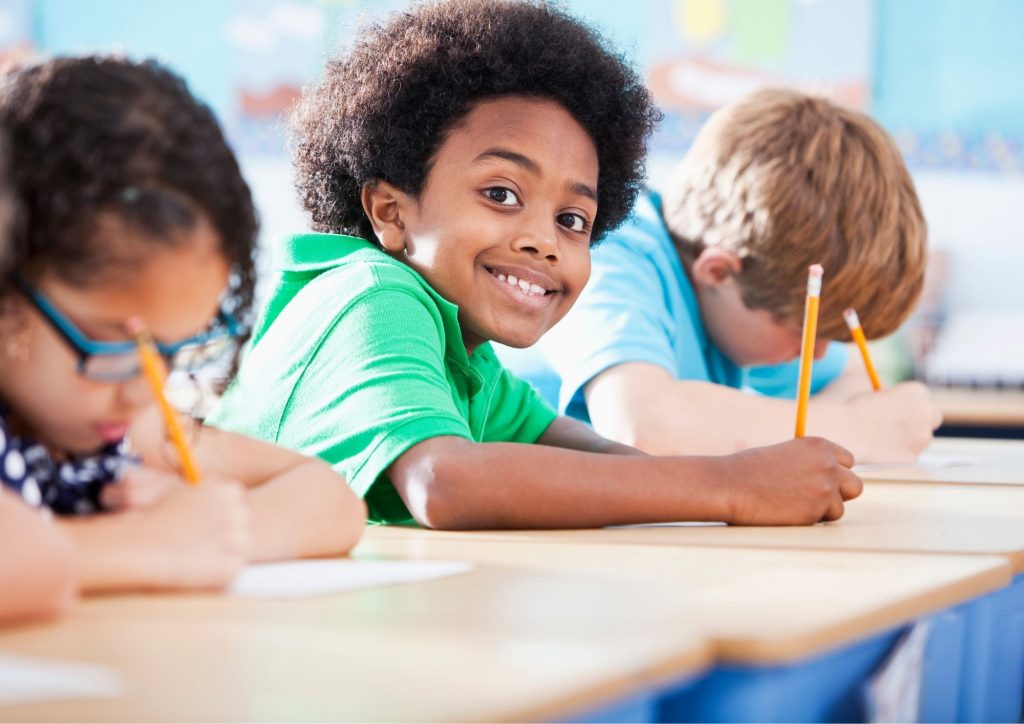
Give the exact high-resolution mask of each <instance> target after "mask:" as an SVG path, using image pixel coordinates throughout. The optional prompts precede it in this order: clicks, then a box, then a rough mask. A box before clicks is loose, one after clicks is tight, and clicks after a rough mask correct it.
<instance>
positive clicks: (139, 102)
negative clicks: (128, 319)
mask: <svg viewBox="0 0 1024 724" xmlns="http://www.w3.org/2000/svg"><path fill="white" fill-rule="evenodd" d="M0 126H3V127H4V128H5V129H6V130H7V132H8V134H9V137H10V142H9V154H8V155H9V162H10V177H11V181H12V184H13V187H14V191H15V193H16V195H17V197H18V201H19V202H20V208H21V212H22V218H21V219H20V222H21V223H19V225H18V230H17V232H16V233H15V234H14V238H13V240H12V241H13V244H12V246H13V248H12V250H11V252H12V253H11V257H12V258H11V260H10V261H11V263H12V266H13V272H16V273H19V274H22V275H26V276H30V277H31V276H35V275H37V274H39V273H41V272H43V271H53V272H54V273H56V274H57V275H58V276H60V277H61V278H62V279H64V280H65V281H67V282H68V283H71V284H75V285H79V286H88V285H90V284H91V283H94V282H96V281H97V279H100V278H103V279H106V278H108V277H109V276H110V275H116V274H120V273H131V271H132V269H133V268H134V266H135V265H137V264H139V263H141V262H143V261H144V260H145V259H146V258H147V257H148V251H149V249H150V248H151V245H157V244H159V245H167V246H172V245H174V244H176V243H180V238H181V235H180V232H183V231H189V230H191V229H193V228H194V226H195V224H196V223H197V221H198V220H199V218H201V216H205V217H206V218H207V219H208V220H209V222H210V223H211V224H212V226H213V228H214V229H215V230H216V231H217V233H218V235H219V237H220V244H221V251H222V253H223V254H224V257H225V258H226V259H227V261H228V262H229V264H230V267H231V281H230V283H229V289H228V291H227V292H226V294H225V299H224V304H225V306H226V307H227V308H228V310H229V311H231V312H232V313H233V314H235V315H236V317H238V318H239V319H240V321H242V322H243V323H244V322H248V321H249V319H248V318H249V315H250V314H251V308H252V303H253V288H254V285H255V280H256V273H255V264H254V259H253V256H254V253H255V248H256V236H257V230H258V221H257V216H256V210H255V207H254V206H253V201H252V196H251V194H250V192H249V187H248V186H247V185H246V183H245V181H244V180H243V178H242V174H241V171H240V170H239V167H238V162H237V161H236V160H235V157H234V155H233V154H232V152H231V149H230V148H229V147H228V145H227V142H226V141H225V139H224V136H223V134H222V133H221V130H220V127H219V126H218V124H217V121H216V119H215V118H214V115H213V113H212V112H211V111H210V109H209V108H208V107H207V106H205V105H203V104H202V103H200V102H199V101H197V100H196V99H195V98H194V97H193V96H192V94H191V93H189V90H188V88H187V87H186V85H185V83H184V81H183V80H182V79H181V78H180V77H178V76H177V75H175V74H174V73H172V72H171V71H170V70H168V69H166V68H164V67H163V66H161V65H160V64H158V63H156V62H153V61H145V62H132V61H129V60H126V59H123V58H117V57H101V56H86V57H77V58H74V57H72V58H55V59H51V60H47V61H45V62H41V63H38V64H34V65H29V66H25V67H22V68H19V69H16V70H15V71H13V72H11V73H10V74H9V75H8V76H7V77H6V78H4V80H3V83H2V86H0ZM106 217H113V218H115V219H117V220H118V221H120V222H122V223H124V224H125V225H126V226H127V228H129V229H136V230H138V231H141V232H144V233H141V234H132V235H131V239H130V240H128V241H113V240H111V239H109V238H105V237H104V236H103V235H102V234H101V233H98V231H99V228H100V226H99V225H100V222H101V221H102V220H103V219H104V218H106ZM5 281H9V280H5ZM9 288H11V287H9V286H8V285H7V284H6V283H5V284H4V285H3V286H2V287H0V289H9ZM244 326H248V325H247V324H246V325H244Z"/></svg>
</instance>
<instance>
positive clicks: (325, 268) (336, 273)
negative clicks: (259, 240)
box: [274, 233, 434, 305]
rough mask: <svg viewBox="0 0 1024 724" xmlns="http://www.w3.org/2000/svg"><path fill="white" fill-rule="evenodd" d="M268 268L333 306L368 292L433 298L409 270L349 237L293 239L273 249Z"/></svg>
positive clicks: (307, 235) (322, 235)
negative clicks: (320, 295) (326, 298)
mask: <svg viewBox="0 0 1024 724" xmlns="http://www.w3.org/2000/svg"><path fill="white" fill-rule="evenodd" d="M274 266H275V268H276V270H277V271H278V272H279V273H280V274H281V275H282V277H283V278H284V279H285V280H288V281H291V282H293V283H297V284H299V285H300V286H303V287H305V288H306V290H308V291H309V292H313V291H314V290H320V291H321V292H323V293H324V294H329V295H330V296H331V299H332V301H333V303H334V304H335V305H337V304H338V302H343V300H345V299H349V300H351V299H353V298H355V297H358V296H361V295H363V294H364V293H367V292H370V291H374V290H381V291H383V290H391V291H395V292H400V293H407V294H412V295H413V296H417V297H423V296H431V297H432V296H434V295H433V290H432V289H431V288H430V286H429V285H428V284H427V283H426V281H425V280H424V279H423V277H421V276H420V275H419V274H418V273H417V272H416V271H415V270H413V269H412V268H411V267H409V266H408V265H406V264H403V263H402V262H400V261H397V260H396V259H393V258H392V257H390V256H388V254H386V253H385V252H384V251H383V250H382V249H381V248H380V247H378V246H377V245H375V244H373V243H371V242H369V241H367V240H365V239H361V238H358V237H354V236H344V235H341V234H328V233H301V234H294V235H292V236H289V237H286V238H285V239H283V240H282V242H281V244H280V245H279V246H278V248H277V249H276V250H275V258H274ZM314 293H315V292H314Z"/></svg>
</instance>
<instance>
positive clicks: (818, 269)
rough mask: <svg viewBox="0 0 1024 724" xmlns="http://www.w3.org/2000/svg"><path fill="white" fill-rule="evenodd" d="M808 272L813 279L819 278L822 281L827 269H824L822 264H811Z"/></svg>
mask: <svg viewBox="0 0 1024 724" xmlns="http://www.w3.org/2000/svg"><path fill="white" fill-rule="evenodd" d="M807 272H808V273H809V274H810V275H811V276H812V277H818V278H819V279H820V278H821V277H822V275H823V274H824V273H825V267H823V266H822V265H821V264H811V266H810V267H809V268H808V269H807Z"/></svg>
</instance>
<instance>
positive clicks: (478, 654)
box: [0, 553, 710, 721]
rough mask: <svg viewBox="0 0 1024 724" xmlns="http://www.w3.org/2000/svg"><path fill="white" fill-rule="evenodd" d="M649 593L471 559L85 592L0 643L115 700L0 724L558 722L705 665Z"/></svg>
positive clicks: (28, 712)
mask: <svg viewBox="0 0 1024 724" xmlns="http://www.w3.org/2000/svg"><path fill="white" fill-rule="evenodd" d="M364 555H366V554H363V553H358V554H357V556H364ZM649 599H650V597H649V596H648V595H647V593H646V592H645V591H642V590H637V589H628V588H624V587H622V586H620V585H618V584H617V582H612V581H609V580H607V579H606V578H604V577H601V576H596V575H590V574H578V573H575V572H570V571H558V572H552V571H549V570H542V569H532V570H531V569H525V568H512V567H502V566H495V565H484V564H482V565H479V566H478V567H477V568H476V569H475V570H474V571H472V572H470V573H466V574H462V575H458V576H453V577H450V578H443V579H438V580H435V581H428V582H421V583H410V584H401V585H394V586H387V587H380V588H374V589H367V590H363V591H354V592H350V593H345V594H338V595H331V596H325V597H320V598H309V599H303V600H291V601H266V600H264V601H259V600H252V599H233V598H228V597H225V596H215V595H202V596H197V595H178V596H167V595H165V596H128V597H111V598H98V599H92V600H86V601H83V602H81V603H80V604H79V605H78V606H77V607H76V609H75V610H74V611H73V612H72V613H71V615H70V616H68V617H67V618H66V619H64V620H62V621H60V622H58V623H56V624H51V625H46V626H33V627H29V628H22V629H14V630H10V631H6V632H3V633H0V652H4V653H8V654H22V655H30V656H38V657H45V658H52V659H60V660H71V661H80V662H88V663H96V664H103V665H107V666H111V667H113V668H115V669H117V670H119V671H120V672H121V674H122V675H123V677H124V679H125V681H126V684H127V693H126V696H125V697H124V698H122V699H108V700H89V701H77V702H54V703H36V704H26V705H19V706H14V707H0V721H39V720H57V721H72V720H73V721H153V720H158V721H242V720H245V721H260V720H262V721H268V720H269V721H285V720H287V721H314V720H318V721H324V720H326V721H380V720H390V721H425V720H444V721H466V720H475V721H493V720H530V719H545V718H554V717H559V716H569V715H572V714H573V713H577V712H578V711H580V710H585V709H587V708H589V707H596V706H599V705H601V704H604V703H607V702H609V701H612V700H614V699H616V698H618V697H621V696H623V695H625V694H627V693H631V692H634V691H642V690H643V689H644V688H645V686H650V685H653V684H661V683H664V680H666V679H668V678H672V679H679V678H684V677H685V676H686V675H688V674H689V673H695V672H699V669H700V668H701V667H703V666H706V665H707V664H708V663H709V656H710V651H709V648H708V646H707V645H706V644H705V643H704V642H703V640H702V639H701V637H699V636H698V635H697V634H696V633H695V627H693V626H692V625H691V624H689V623H688V622H687V621H686V620H685V619H681V618H678V617H676V616H674V615H673V616H671V617H669V616H668V613H667V612H666V611H665V610H664V607H662V606H660V604H658V602H656V601H654V602H651V601H650V600H649Z"/></svg>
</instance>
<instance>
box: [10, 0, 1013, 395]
mask: <svg viewBox="0 0 1024 724" xmlns="http://www.w3.org/2000/svg"><path fill="white" fill-rule="evenodd" d="M405 4H406V2H405V0H146V2H137V1H136V0H0V53H2V55H3V56H4V57H6V58H7V59H14V60H16V59H18V58H21V57H31V56H32V55H36V54H41V55H51V54H67V53H87V52H116V53H123V54H126V55H128V56H131V57H136V58H141V57H146V56H154V57H157V58H159V59H160V60H162V61H164V62H166V63H167V64H169V65H170V66H171V67H173V68H174V69H176V70H177V71H178V72H179V73H181V74H182V75H184V76H185V78H186V79H187V80H188V82H189V84H190V86H191V88H192V90H193V91H194V92H195V93H196V94H197V95H199V96H200V97H201V98H203V99H204V100H206V101H207V102H208V103H209V104H210V105H211V106H212V107H213V109H214V110H215V111H216V113H217V114H218V116H219V117H220V119H221V121H222V122H223V124H224V126H225V128H226V129H227V132H228V134H229V136H230V139H231V141H232V144H233V145H234V147H235V149H236V150H237V152H238V154H239V156H240V157H241V159H242V163H243V167H244V170H245V173H246V175H247V178H248V179H249V181H250V183H251V184H252V187H253V190H254V193H255V195H256V198H257V203H258V205H259V208H260V212H261V215H262V219H263V234H264V248H265V246H266V241H267V240H269V239H272V238H274V237H275V236H277V235H279V234H283V233H287V232H291V231H294V230H296V229H298V228H301V227H303V226H304V224H305V218H304V214H303V213H302V211H301V210H300V209H299V208H298V206H297V204H296V202H295V201H294V194H293V192H292V190H291V171H290V165H289V162H288V156H287V133H286V125H287V124H286V121H285V118H286V115H287V110H288V108H289V106H290V105H291V104H292V103H293V101H294V100H295V99H296V98H297V97H298V95H299V93H300V92H301V89H302V88H303V87H304V86H307V85H309V84H310V83H313V82H315V81H316V80H317V78H318V75H319V73H320V72H321V69H322V66H323V64H324V61H325V59H326V58H328V57H330V56H331V55H333V54H335V53H336V52H337V50H338V49H339V48H340V47H342V46H343V45H344V44H345V43H347V42H350V41H351V40H352V39H353V38H354V37H355V30H356V29H357V28H358V26H359V25H360V24H361V23H362V22H364V21H365V20H367V19H372V18H375V17H380V16H382V15H384V14H386V13H388V12H390V11H393V10H395V9H397V8H401V7H402V6H404V5H405ZM564 5H565V7H567V8H568V9H569V10H571V11H572V12H574V13H575V14H577V15H580V16H582V17H584V18H587V19H588V20H589V21H591V22H592V23H593V24H594V25H596V26H597V27H599V28H600V29H601V30H602V31H604V32H605V33H606V34H607V35H608V36H609V37H610V38H611V39H612V40H613V41H614V42H615V43H616V44H618V46H619V47H620V48H622V49H623V50H624V52H625V53H626V54H627V55H628V56H630V57H632V58H633V59H634V60H635V61H636V62H637V63H638V64H639V65H640V67H641V68H642V69H643V71H644V73H645V75H646V78H647V80H648V83H649V85H650V87H651V88H652V90H653V91H654V93H655V95H656V97H657V98H658V100H659V103H660V104H661V106H662V107H663V109H664V111H665V122H664V123H663V125H662V127H661V129H660V131H659V132H658V134H657V137H656V138H655V141H654V145H653V153H652V156H651V158H650V161H649V171H650V181H651V183H652V185H654V186H656V187H657V186H658V185H659V184H661V183H663V182H664V181H665V179H666V178H667V175H668V172H669V170H670V169H671V167H672V166H673V164H674V163H675V162H676V161H677V160H678V159H679V158H680V157H681V156H682V154H683V153H684V152H685V151H686V149H687V147H688V146H689V144H690V142H691V141H692V139H693V137H694V135H695V133H696V132H697V130H698V129H699V128H700V126H701V124H702V123H703V122H704V120H705V119H706V118H707V116H708V113H709V112H710V111H712V110H713V109H715V108H716V107H718V106H720V105H722V104H723V103H726V102H729V101H731V100H733V99H736V98H738V97H739V96H741V95H743V94H745V93H746V92H748V91H750V90H752V89H754V88H756V87H758V86H761V85H779V84H782V85H791V86H796V87H799V88H801V89H804V90H811V91H815V92H819V93H822V94H825V95H828V96H830V97H832V98H834V99H835V100H838V101H840V102H842V103H845V104H848V105H851V106H853V107H856V108H859V109H862V110H865V111H867V112H868V113H870V114H871V115H872V116H874V117H875V118H876V119H878V120H879V121H880V122H881V123H882V124H883V125H884V126H885V127H886V128H887V129H888V130H889V131H890V132H891V133H892V134H893V135H894V136H895V137H896V139H897V140H898V143H899V145H900V147H901V149H902V150H903V152H904V154H905V156H906V159H907V162H908V164H909V166H910V167H911V170H912V172H913V174H914V177H915V180H916V182H917V187H918V191H919V193H920V196H921V199H922V203H923V205H924V209H925V214H926V216H927V219H928V224H929V228H930V239H931V243H932V250H933V252H934V254H933V264H932V268H931V270H930V286H929V290H928V293H927V295H926V299H925V302H924V304H923V305H922V307H921V309H920V310H919V312H918V313H917V314H916V315H915V318H914V320H913V323H912V325H911V328H910V329H909V330H908V331H907V332H906V333H904V334H903V335H902V336H901V337H900V338H899V339H898V340H895V341H890V342H889V343H888V344H883V345H881V346H880V347H879V348H878V352H879V354H880V356H881V357H882V360H881V361H882V365H880V366H883V367H884V368H885V369H886V370H887V372H888V376H889V377H890V378H897V377H906V376H910V375H911V374H915V373H916V374H917V376H919V377H926V378H928V379H930V381H932V382H933V383H936V384H949V383H953V384H958V385H972V384H973V385H976V386H985V387H1018V388H1020V387H1024V280H1022V279H1021V277H1022V276H1024V231H1022V229H1024V224H1021V223H1020V222H1019V221H1018V219H1017V213H1019V212H1021V210H1022V209H1024V82H1022V78H1024V42H1021V38H1024V2H1020V0H643V1H642V2H632V3H626V2H622V1H621V0H567V2H565V3H564ZM266 256H267V255H266V254H265V255H264V257H266ZM267 261H268V260H267V259H264V260H263V264H264V267H265V266H266V263H267ZM936 333H937V335H938V336H937V340H936V337H935V335H936ZM926 348H928V349H930V352H929V355H928V356H924V357H922V356H921V354H920V352H921V351H923V350H924V349H926ZM1022 399H1024V396H1022ZM1021 414H1022V415H1024V406H1022V411H1021Z"/></svg>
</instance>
